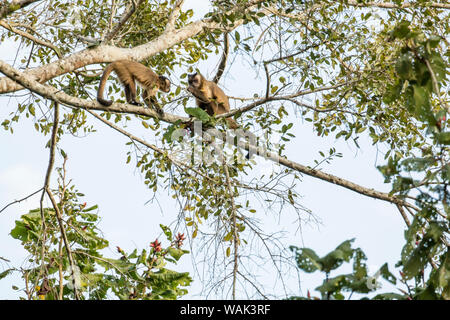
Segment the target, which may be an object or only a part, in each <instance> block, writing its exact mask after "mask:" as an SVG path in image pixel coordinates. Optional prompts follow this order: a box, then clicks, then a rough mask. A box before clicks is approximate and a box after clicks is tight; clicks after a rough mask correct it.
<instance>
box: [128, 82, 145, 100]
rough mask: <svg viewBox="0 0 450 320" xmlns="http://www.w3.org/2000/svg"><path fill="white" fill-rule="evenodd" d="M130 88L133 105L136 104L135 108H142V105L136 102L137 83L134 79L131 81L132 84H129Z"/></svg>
mask: <svg viewBox="0 0 450 320" xmlns="http://www.w3.org/2000/svg"><path fill="white" fill-rule="evenodd" d="M128 88H129V90H130V100H131V101H130V102H129V103H131V104H134V105H135V106H142V103H140V102H139V101H137V100H136V95H137V93H136V81H134V79H132V80H131V82H130V83H129V84H128Z"/></svg>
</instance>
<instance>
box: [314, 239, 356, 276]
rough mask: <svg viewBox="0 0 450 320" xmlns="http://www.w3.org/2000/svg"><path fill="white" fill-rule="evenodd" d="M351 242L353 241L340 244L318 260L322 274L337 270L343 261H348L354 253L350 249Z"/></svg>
mask: <svg viewBox="0 0 450 320" xmlns="http://www.w3.org/2000/svg"><path fill="white" fill-rule="evenodd" d="M353 241H355V239H351V240H346V241H344V242H342V243H341V244H340V245H339V246H338V247H337V248H336V249H335V250H334V251H331V252H330V253H328V254H327V255H326V256H325V257H323V258H322V259H320V262H321V263H322V265H323V271H324V272H326V273H328V272H330V271H331V270H334V269H336V268H338V267H339V266H340V265H341V264H342V263H343V262H344V261H347V262H348V261H349V260H350V258H351V257H352V255H353V252H354V250H353V249H352V248H351V244H352V242H353Z"/></svg>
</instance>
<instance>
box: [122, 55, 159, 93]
mask: <svg viewBox="0 0 450 320" xmlns="http://www.w3.org/2000/svg"><path fill="white" fill-rule="evenodd" d="M113 64H114V71H115V72H116V74H117V76H118V77H119V78H120V79H122V80H123V81H124V82H126V83H127V84H131V83H132V82H133V80H134V81H137V82H139V83H140V84H141V85H143V86H146V87H150V86H153V85H154V84H155V83H158V75H157V74H156V73H155V72H153V70H151V69H150V68H147V67H146V66H144V65H143V64H142V63H139V62H136V61H131V60H120V61H117V62H113Z"/></svg>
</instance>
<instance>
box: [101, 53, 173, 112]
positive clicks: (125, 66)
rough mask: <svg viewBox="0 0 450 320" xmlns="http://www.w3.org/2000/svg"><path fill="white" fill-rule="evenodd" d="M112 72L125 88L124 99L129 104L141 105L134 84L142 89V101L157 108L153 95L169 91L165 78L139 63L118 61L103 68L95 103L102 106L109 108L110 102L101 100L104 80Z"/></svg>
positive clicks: (168, 83)
mask: <svg viewBox="0 0 450 320" xmlns="http://www.w3.org/2000/svg"><path fill="white" fill-rule="evenodd" d="M112 71H114V72H115V73H116V74H117V76H118V77H119V81H120V82H121V83H122V85H123V86H124V87H125V97H126V99H127V102H128V103H130V104H133V105H136V106H140V105H142V104H141V103H140V102H138V101H137V100H136V82H138V83H139V84H140V85H141V86H143V87H144V94H143V98H144V101H146V102H147V101H148V104H149V105H150V104H152V105H155V106H157V103H156V100H155V95H156V92H157V91H158V90H161V91H162V92H169V91H170V80H169V79H167V78H166V77H164V76H159V75H157V74H156V73H155V72H154V71H153V70H151V69H150V68H147V67H146V66H144V65H143V64H141V63H139V62H136V61H130V60H119V61H115V62H112V63H110V64H109V65H108V66H107V67H106V68H105V70H104V71H103V75H102V78H101V80H100V85H99V86H98V92H97V101H98V102H99V103H100V104H102V105H104V106H110V105H111V104H112V101H111V100H105V99H104V98H103V90H104V89H105V85H106V80H108V77H109V75H110V73H111V72H112ZM147 99H148V100H147ZM157 109H158V111H161V109H160V107H159V106H157Z"/></svg>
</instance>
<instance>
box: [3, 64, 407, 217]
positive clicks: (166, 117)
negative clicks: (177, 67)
mask: <svg viewBox="0 0 450 320" xmlns="http://www.w3.org/2000/svg"><path fill="white" fill-rule="evenodd" d="M0 71H1V72H2V73H4V74H6V75H7V76H8V77H11V78H12V79H14V80H16V81H18V82H19V83H20V84H22V85H24V86H26V87H28V88H29V89H30V90H31V91H33V92H36V93H37V94H39V95H41V96H43V97H45V98H47V99H51V100H53V101H56V102H60V103H63V104H66V105H69V106H74V107H78V108H82V109H86V110H88V109H91V110H102V111H109V112H119V113H132V114H139V115H146V116H149V117H153V118H157V119H160V120H162V121H165V122H168V123H175V122H177V121H182V122H185V123H187V122H189V120H190V119H189V118H185V117H179V116H175V115H171V114H168V113H164V114H161V115H160V114H159V113H158V112H156V111H154V110H152V109H147V108H142V107H137V106H132V105H128V104H122V103H114V104H112V105H111V106H110V107H105V106H102V105H100V104H99V103H97V102H96V101H87V100H83V99H78V98H74V97H71V96H69V95H67V94H65V93H63V92H59V91H57V90H56V89H55V88H53V87H49V86H46V85H42V84H40V83H37V82H36V81H33V80H31V79H29V77H27V76H26V75H24V74H22V73H20V72H19V71H17V70H15V69H14V68H12V67H11V66H9V65H8V64H7V63H5V62H3V61H1V60H0ZM260 104H262V102H260ZM238 147H239V148H241V149H245V150H247V151H250V150H251V151H252V152H253V154H258V149H257V147H255V146H253V145H248V143H247V142H245V141H239V142H238ZM262 156H264V157H265V158H266V159H268V160H271V161H274V162H276V163H279V164H281V165H283V166H285V167H288V168H290V169H292V170H295V171H298V172H301V173H303V174H306V175H308V176H311V177H314V178H318V179H321V180H324V181H327V182H330V183H333V184H336V185H339V186H341V187H344V188H347V189H349V190H352V191H354V192H357V193H359V194H362V195H365V196H368V197H371V198H374V199H379V200H383V201H387V202H390V203H393V204H398V205H401V206H404V207H409V208H413V209H415V210H416V208H415V207H414V206H413V205H411V204H410V203H408V202H406V201H404V200H402V199H400V198H398V197H396V196H391V195H389V194H388V193H385V192H380V191H376V190H374V189H369V188H365V187H363V186H360V185H358V184H356V183H353V182H351V181H348V180H345V179H342V178H340V177H337V176H334V175H332V174H328V173H325V172H322V171H320V170H316V169H311V168H310V167H307V166H304V165H301V164H299V163H296V162H294V161H290V160H288V159H286V158H284V157H280V156H279V155H278V154H277V153H275V152H266V154H265V155H262Z"/></svg>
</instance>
